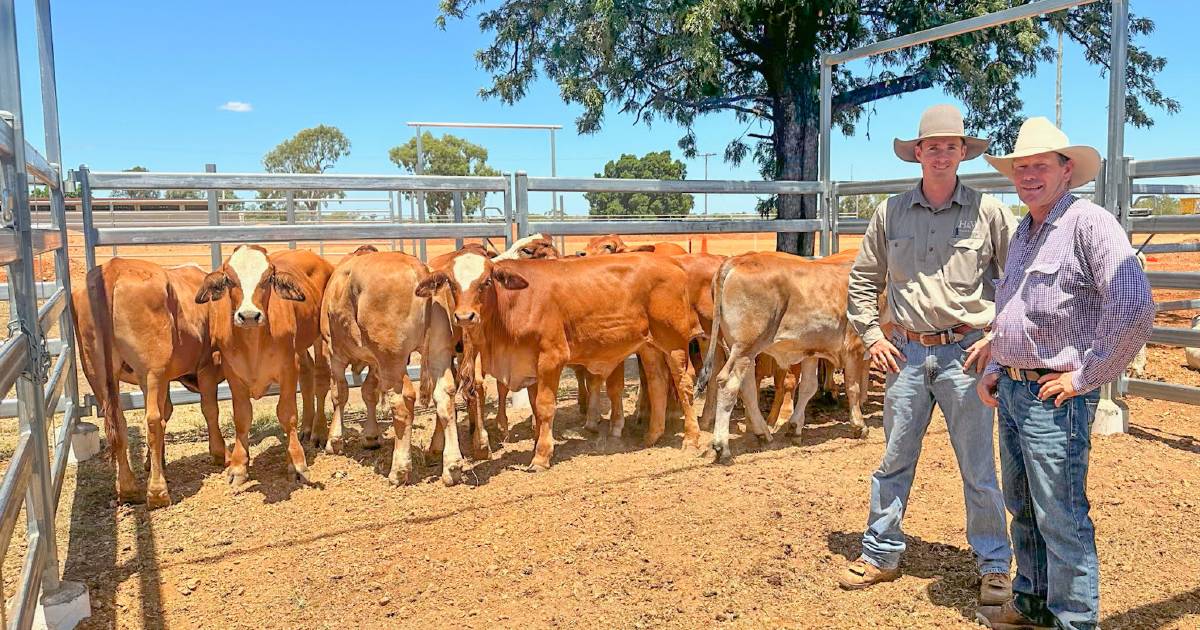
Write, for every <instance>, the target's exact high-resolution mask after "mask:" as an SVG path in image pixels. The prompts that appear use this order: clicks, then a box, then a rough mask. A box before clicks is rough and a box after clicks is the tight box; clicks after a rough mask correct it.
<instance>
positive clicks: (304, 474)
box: [287, 462, 308, 485]
mask: <svg viewBox="0 0 1200 630" xmlns="http://www.w3.org/2000/svg"><path fill="white" fill-rule="evenodd" d="M287 472H288V479H289V480H291V481H295V482H296V483H298V484H301V485H308V466H302V467H300V468H297V467H296V466H295V465H293V464H292V463H290V462H289V463H288V468H287Z"/></svg>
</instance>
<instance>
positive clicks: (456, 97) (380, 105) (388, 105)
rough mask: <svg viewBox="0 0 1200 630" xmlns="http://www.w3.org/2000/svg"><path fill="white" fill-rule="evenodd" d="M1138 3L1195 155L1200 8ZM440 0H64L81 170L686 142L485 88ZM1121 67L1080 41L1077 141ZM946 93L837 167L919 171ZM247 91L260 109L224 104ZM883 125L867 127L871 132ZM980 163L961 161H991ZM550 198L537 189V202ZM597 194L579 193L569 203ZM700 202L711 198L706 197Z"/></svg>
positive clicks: (893, 106) (726, 122)
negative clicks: (461, 140) (1093, 60)
mask: <svg viewBox="0 0 1200 630" xmlns="http://www.w3.org/2000/svg"><path fill="white" fill-rule="evenodd" d="M32 4H33V3H32V2H18V12H19V15H18V17H19V20H20V22H21V26H22V29H23V30H22V31H21V35H22V36H23V37H22V40H21V54H22V67H23V70H22V73H23V74H22V79H23V85H24V86H25V110H26V120H27V121H28V122H27V125H28V137H29V138H30V139H31V141H32V142H33V143H34V144H35V145H36V146H39V147H40V146H42V142H41V140H42V136H41V133H42V131H41V124H40V100H39V98H40V97H39V95H38V91H37V74H36V48H35V44H36V42H35V39H34V33H35V31H34V29H33V24H32V15H31V14H32ZM1132 5H1133V11H1134V12H1135V13H1137V14H1140V15H1146V16H1149V17H1151V18H1153V19H1154V20H1155V22H1156V23H1157V27H1158V29H1157V32H1156V33H1155V34H1154V35H1153V41H1152V45H1151V48H1152V50H1153V52H1155V53H1156V54H1159V55H1165V56H1166V57H1167V58H1168V60H1169V64H1168V66H1167V68H1166V69H1165V70H1164V72H1163V73H1162V74H1161V76H1160V78H1159V86H1160V87H1161V88H1162V89H1163V90H1164V91H1165V92H1166V93H1168V94H1169V95H1171V96H1173V97H1175V98H1176V99H1178V100H1179V101H1180V102H1181V103H1182V105H1183V111H1182V112H1181V113H1180V114H1179V115H1176V116H1167V115H1166V114H1165V113H1163V112H1161V111H1157V110H1152V112H1151V113H1152V115H1153V116H1154V117H1155V118H1156V120H1157V122H1158V124H1157V125H1156V126H1155V127H1153V128H1151V129H1133V128H1130V129H1129V130H1128V131H1127V135H1126V152H1127V154H1129V155H1132V156H1136V157H1139V158H1151V157H1168V156H1178V155H1191V154H1195V153H1196V152H1197V151H1196V148H1195V143H1196V137H1197V133H1196V129H1197V128H1196V125H1195V124H1194V122H1193V121H1194V120H1195V118H1194V117H1195V116H1196V114H1197V112H1198V111H1200V109H1198V108H1200V86H1198V83H1197V82H1196V81H1195V80H1194V79H1188V78H1187V77H1188V76H1193V73H1194V71H1195V70H1194V68H1191V67H1189V62H1190V63H1194V61H1193V60H1194V59H1196V53H1195V51H1194V46H1195V29H1194V24H1196V23H1197V21H1198V18H1200V6H1197V5H1198V3H1194V2H1177V1H1175V0H1134V1H1133V2H1132ZM436 7H437V2H436V0H401V1H400V2H365V1H363V2H346V3H337V4H329V3H315V2H300V1H297V2H279V1H262V2H244V1H243V2H229V1H224V0H208V1H205V2H183V1H170V2H161V1H159V2H140V1H137V2H135V1H124V2H83V1H78V0H73V1H69V2H62V1H60V2H55V3H54V8H53V10H54V27H55V45H56V54H57V61H58V86H59V102H60V105H59V107H60V118H61V121H62V134H63V150H64V161H65V162H66V165H67V167H68V168H73V167H74V166H76V165H78V164H81V163H86V164H88V165H89V166H90V167H92V168H93V169H97V170H119V169H123V168H128V167H130V166H132V165H134V164H141V165H144V166H146V167H148V168H150V169H151V170H153V171H200V170H203V168H204V164H205V163H206V162H214V163H216V164H217V167H218V169H219V170H221V171H238V172H253V171H260V170H261V163H260V160H261V158H262V155H263V154H264V153H266V152H267V151H269V150H270V149H271V148H272V147H274V146H275V145H276V144H278V143H279V142H280V141H282V140H284V139H286V138H288V137H290V136H292V135H293V134H294V133H296V132H297V131H299V130H301V129H303V128H306V127H310V126H313V125H317V124H322V123H323V124H330V125H335V126H337V127H339V128H340V129H342V131H343V132H345V133H346V135H347V136H348V137H349V138H350V140H351V142H352V148H351V154H350V155H349V156H348V157H346V158H344V159H343V160H342V161H341V162H339V164H338V165H337V167H336V169H335V170H336V171H338V172H343V173H395V172H398V171H397V169H396V167H395V166H394V165H392V164H391V162H389V161H388V159H387V151H388V149H389V148H390V147H392V146H394V145H396V144H400V143H402V142H405V141H407V140H408V139H409V138H411V137H412V130H411V129H410V128H409V127H407V126H405V122H407V121H419V120H441V121H477V122H524V123H550V124H561V125H563V127H564V129H563V130H562V131H560V132H558V137H557V141H558V173H559V174H560V175H568V176H591V175H592V174H594V173H596V172H598V171H599V170H601V168H602V167H603V164H604V162H605V161H607V160H609V159H613V158H615V157H617V156H618V155H620V154H621V153H637V154H642V153H645V152H648V151H658V150H663V149H671V150H672V152H673V154H675V155H676V156H677V157H678V156H679V151H678V149H677V148H676V141H677V140H678V138H679V137H680V135H681V134H682V132H681V130H680V129H679V128H677V127H675V126H672V125H669V124H664V123H661V122H656V123H655V124H654V126H653V127H650V128H647V127H645V126H644V125H638V126H635V125H634V120H633V117H632V116H626V115H620V114H617V113H616V111H615V110H614V111H612V112H610V114H609V115H608V116H607V118H606V123H605V126H604V129H603V131H601V132H600V133H598V134H595V135H591V136H580V135H577V134H576V133H575V131H574V119H575V117H576V116H577V115H578V112H579V108H578V107H576V106H568V105H565V104H563V102H562V100H561V98H559V95H558V90H557V87H556V86H555V85H554V84H553V83H551V82H549V81H546V80H542V81H540V82H539V83H537V84H536V85H535V86H534V87H533V89H531V90H530V93H529V95H528V96H527V97H526V98H525V99H524V100H523V101H521V102H520V103H517V104H516V105H514V106H506V105H503V104H501V103H499V102H498V101H494V100H490V101H484V100H481V99H480V98H479V97H478V95H477V93H478V90H479V88H481V87H483V86H485V85H487V84H488V77H487V75H486V74H485V73H483V72H482V71H480V70H478V69H477V68H476V66H475V61H474V52H475V50H477V49H478V48H480V47H481V46H482V45H484V44H485V43H486V42H487V41H488V39H487V35H485V34H481V33H480V32H479V29H478V25H477V22H476V21H474V20H467V21H465V22H451V23H450V24H449V27H448V28H447V29H446V30H445V31H441V30H438V29H437V28H436V27H435V26H434V18H435V17H436ZM1107 86H1108V82H1107V79H1106V78H1102V77H1101V76H1100V72H1099V68H1097V67H1094V66H1090V65H1088V64H1087V63H1086V61H1084V59H1083V57H1082V54H1081V51H1080V50H1079V49H1078V48H1077V47H1075V46H1073V45H1071V44H1070V42H1068V44H1067V48H1066V55H1065V70H1064V104H1063V111H1064V114H1063V117H1064V128H1065V131H1066V132H1067V133H1068V135H1070V137H1071V139H1072V140H1073V141H1075V142H1083V143H1088V144H1093V145H1095V146H1096V147H1097V148H1099V149H1100V151H1101V153H1103V152H1104V150H1105V149H1104V145H1105V134H1106V120H1105V116H1106V111H1105V110H1106V107H1107ZM1022 93H1023V96H1024V98H1025V112H1024V113H1025V114H1027V115H1045V116H1048V117H1051V118H1053V115H1054V68H1053V65H1047V66H1046V67H1045V68H1044V69H1043V71H1042V72H1041V73H1040V74H1039V76H1038V77H1037V78H1035V79H1031V80H1027V81H1025V82H1024V83H1023V85H1022ZM945 100H947V98H946V97H945V96H944V95H943V94H941V93H940V92H938V91H935V90H927V91H925V92H920V93H914V94H908V95H904V96H902V97H899V98H893V99H888V100H885V101H879V102H877V103H876V104H875V112H874V113H873V114H872V116H871V117H870V119H869V121H868V120H863V121H862V122H861V123H860V124H859V133H858V135H857V136H856V137H853V138H847V137H844V136H840V135H835V139H834V143H833V160H832V164H833V175H834V177H835V178H837V179H850V178H851V177H852V176H853V177H854V178H857V179H865V178H868V177H870V178H890V177H908V176H915V175H916V174H917V172H916V171H915V169H914V168H913V166H912V165H908V164H905V163H902V162H900V161H899V160H897V159H896V158H895V156H894V155H893V154H892V151H891V140H892V138H893V137H894V136H897V135H899V136H903V137H910V136H911V135H913V134H914V132H915V128H916V121H917V118H918V117H919V115H920V112H921V110H922V109H924V108H925V107H926V106H928V105H930V104H932V103H936V102H944V101H945ZM229 102H238V103H245V104H248V105H249V111H228V110H223V109H221V106H222V105H223V104H226V103H229ZM744 131H745V124H739V123H737V122H736V121H735V120H734V119H733V116H732V114H716V115H712V116H709V117H707V118H704V119H702V120H701V121H700V123H699V124H698V125H697V126H696V133H697V137H698V146H699V148H700V150H701V151H713V152H717V153H718V156H715V157H713V158H710V161H709V177H710V178H713V179H717V178H731V179H758V175H757V173H756V171H755V169H754V167H753V166H752V165H750V164H749V163H747V164H745V165H743V166H741V167H736V168H735V167H732V166H730V165H728V164H725V163H723V162H722V161H721V159H720V156H719V154H720V153H721V152H722V151H723V150H724V147H725V145H726V143H727V142H728V141H729V140H730V139H731V138H733V137H736V136H738V135H740V134H742V133H743V132H744ZM868 131H869V134H868ZM454 133H456V134H457V135H460V136H463V137H465V138H467V139H469V140H471V141H473V142H476V143H479V144H482V145H484V146H486V147H487V148H488V149H489V151H490V154H491V155H490V163H491V164H492V166H494V167H496V168H499V169H502V170H518V169H523V170H526V171H528V172H529V173H530V174H532V175H548V174H549V171H550V160H549V141H548V138H547V135H546V134H545V133H544V132H529V131H520V132H518V131H499V130H461V131H457V132H454ZM985 168H986V164H985V163H984V162H983V161H982V160H979V161H977V162H974V163H968V164H966V165H964V168H963V172H971V171H981V170H984V169H985ZM703 174H704V168H703V161H702V159H700V158H697V159H695V160H689V161H688V176H689V178H702V177H703ZM535 203H536V202H535ZM751 203H752V201H750V200H747V199H746V198H737V197H725V198H720V197H717V196H713V197H711V198H710V207H711V208H712V209H713V211H738V210H745V209H748V208H749V207H751V205H750V204H751ZM585 207H586V203H585V202H584V201H583V200H582V198H571V197H568V199H567V208H568V211H569V212H581V211H583V210H584V208H585ZM697 209H699V203H698V204H697Z"/></svg>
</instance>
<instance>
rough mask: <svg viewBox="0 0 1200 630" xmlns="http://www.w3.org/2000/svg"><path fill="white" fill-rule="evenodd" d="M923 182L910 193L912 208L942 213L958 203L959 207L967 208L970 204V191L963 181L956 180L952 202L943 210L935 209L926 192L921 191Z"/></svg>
mask: <svg viewBox="0 0 1200 630" xmlns="http://www.w3.org/2000/svg"><path fill="white" fill-rule="evenodd" d="M923 181H924V180H921V181H918V182H917V185H916V186H914V187H913V189H912V191H910V192H909V201H910V203H909V206H910V207H911V206H921V207H924V208H928V209H929V210H932V211H933V212H941V211H942V210H946V209H949V208H951V207H953V206H954V204H956V203H957V204H958V205H959V206H965V205H967V204H968V203H969V202H970V198H969V194H970V191H969V190H968V189H967V187H966V186H963V183H962V180H960V179H958V178H955V180H954V194H952V195H950V201H948V202H946V205H945V206H943V207H941V208H935V207H933V204H931V203H929V200H928V199H926V198H925V192H924V191H922V190H921V184H922V182H923Z"/></svg>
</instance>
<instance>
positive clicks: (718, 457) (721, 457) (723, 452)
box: [707, 444, 733, 464]
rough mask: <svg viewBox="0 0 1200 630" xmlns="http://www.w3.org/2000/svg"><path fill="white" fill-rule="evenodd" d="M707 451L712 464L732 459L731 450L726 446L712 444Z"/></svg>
mask: <svg viewBox="0 0 1200 630" xmlns="http://www.w3.org/2000/svg"><path fill="white" fill-rule="evenodd" d="M707 452H708V453H709V454H710V457H712V463H714V464H728V463H729V462H730V460H732V459H733V451H731V450H729V447H728V446H724V445H719V444H713V445H712V446H711V447H710V448H709V450H708V451H707Z"/></svg>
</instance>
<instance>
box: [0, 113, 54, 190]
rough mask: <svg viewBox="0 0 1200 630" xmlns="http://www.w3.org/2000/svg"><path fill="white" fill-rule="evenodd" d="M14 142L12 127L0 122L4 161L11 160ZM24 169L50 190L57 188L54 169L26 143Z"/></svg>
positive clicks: (0, 140) (0, 142) (0, 150)
mask: <svg viewBox="0 0 1200 630" xmlns="http://www.w3.org/2000/svg"><path fill="white" fill-rule="evenodd" d="M14 142H15V138H14V137H13V128H12V125H11V124H9V123H8V122H7V121H4V120H0V154H3V155H4V158H5V160H11V159H12V158H13V143H14ZM25 169H26V170H27V171H29V174H30V175H33V178H34V179H36V180H38V182H40V183H42V184H45V185H46V186H49V187H50V188H58V173H57V171H55V170H54V167H53V166H51V164H50V162H49V161H48V160H46V158H45V156H43V155H42V154H41V153H39V152H38V150H37V149H35V148H34V147H33V145H32V144H29V142H28V141H26V142H25Z"/></svg>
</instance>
